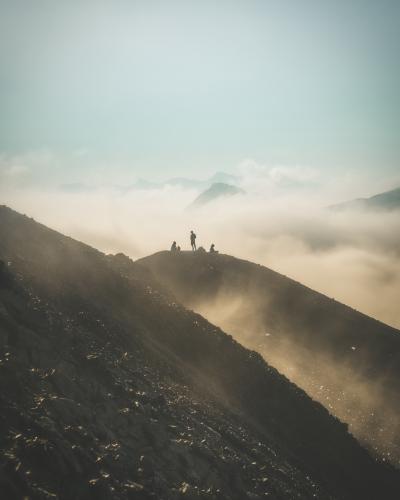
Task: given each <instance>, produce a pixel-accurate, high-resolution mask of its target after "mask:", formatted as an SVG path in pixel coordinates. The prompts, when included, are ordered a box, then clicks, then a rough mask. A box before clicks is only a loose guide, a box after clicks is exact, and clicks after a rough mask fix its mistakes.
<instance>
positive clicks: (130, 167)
mask: <svg viewBox="0 0 400 500" xmlns="http://www.w3.org/2000/svg"><path fill="white" fill-rule="evenodd" d="M399 22H400V3H399V2H398V1H396V0H382V1H380V2H377V1H375V0H374V1H371V0H351V1H349V0H346V1H344V0H338V1H336V2H321V1H319V0H303V1H301V2H299V1H298V0H246V1H245V0H242V1H238V0H230V1H225V0H220V1H218V2H216V1H209V0H203V1H202V2H190V1H179V0H170V1H165V0H164V1H158V0H146V1H135V0H112V1H111V0H108V1H107V0H69V1H68V2H63V1H60V0H58V1H57V0H51V1H50V0H39V1H30V0H28V1H26V0H24V1H22V0H0V63H1V64H0V155H1V158H2V159H3V164H4V163H7V162H8V163H10V164H12V163H13V162H14V164H15V159H16V158H17V159H20V158H24V159H25V160H26V158H27V157H28V158H29V159H30V160H31V164H32V165H33V167H31V166H30V165H29V168H33V169H35V168H36V167H35V162H36V163H40V162H42V163H43V161H50V160H49V158H50V159H51V163H52V165H53V166H54V168H56V167H57V169H56V170H55V174H54V176H55V177H56V178H57V176H59V177H60V179H62V181H70V182H78V181H80V180H82V179H86V178H90V179H92V180H93V179H97V180H98V179H104V180H107V181H108V180H110V179H111V178H116V179H118V180H121V181H123V182H125V181H126V182H128V181H129V180H130V179H132V178H135V177H150V178H154V179H157V178H158V179H160V178H165V177H169V176H174V175H186V176H191V177H205V176H207V175H210V174H212V173H214V172H215V171H216V170H227V171H230V170H232V169H233V168H235V167H236V166H237V165H238V164H240V162H242V161H243V160H244V159H246V158H255V159H256V160H257V161H259V162H261V163H263V164H268V165H275V164H280V165H282V164H283V165H305V166H307V167H312V168H318V169H321V170H322V171H327V172H331V171H333V170H335V171H343V172H345V171H348V170H351V171H355V172H357V171H359V172H361V171H362V172H363V173H365V172H367V173H371V174H374V175H375V176H376V175H377V172H379V175H380V176H385V175H387V176H389V177H390V176H391V175H393V173H395V172H396V171H398V164H399V154H400V153H399V148H398V144H400V137H399V135H400V96H399V92H398V89H399V88H400V66H399V64H398V49H399V46H400V30H399V29H398V26H399ZM32 158H33V160H32ZM43 159H44V160H43ZM25 160H24V161H25ZM17 163H19V164H20V163H21V162H20V161H19V162H17ZM23 167H24V166H21V165H19V167H18V168H20V169H21V168H23ZM26 168H28V167H26ZM14 170H15V167H14ZM43 176H46V177H47V176H48V172H45V173H44V174H43V172H42V170H41V169H40V168H38V169H37V175H36V178H37V181H38V182H42V181H43ZM34 177H35V173H34V174H33V179H31V181H33V180H34ZM55 181H56V179H55Z"/></svg>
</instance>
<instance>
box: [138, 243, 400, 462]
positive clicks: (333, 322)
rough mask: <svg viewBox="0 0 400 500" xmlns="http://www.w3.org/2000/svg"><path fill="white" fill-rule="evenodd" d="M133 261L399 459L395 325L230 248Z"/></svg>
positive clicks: (399, 360) (399, 342)
mask: <svg viewBox="0 0 400 500" xmlns="http://www.w3.org/2000/svg"><path fill="white" fill-rule="evenodd" d="M136 265H137V266H138V268H140V267H145V268H146V269H148V270H149V271H151V272H152V273H153V275H154V276H156V278H157V280H159V281H160V283H162V284H163V285H164V286H167V287H169V288H170V289H171V290H172V291H173V293H174V294H175V296H176V297H177V299H178V300H180V301H182V303H183V304H185V305H186V306H187V307H190V308H193V309H194V310H196V311H198V312H200V313H201V314H203V315H205V316H206V317H207V318H208V319H209V320H210V321H212V322H214V323H216V324H218V325H219V326H221V327H222V328H224V329H225V330H226V331H228V332H229V333H232V334H234V336H235V338H238V339H240V340H241V341H242V342H244V343H245V345H247V346H248V347H250V348H252V349H255V350H257V351H258V352H260V353H262V354H263V356H264V357H265V358H266V359H267V360H268V361H270V362H271V363H272V364H273V366H275V367H277V368H278V369H279V370H281V371H282V372H284V373H285V374H286V375H287V376H288V377H290V379H291V380H293V381H295V382H296V383H297V384H298V385H300V386H301V387H303V388H304V389H306V390H307V392H308V393H309V394H311V395H312V396H313V397H314V398H315V399H318V400H320V401H321V402H323V404H325V405H326V406H327V407H328V408H329V409H330V410H331V411H334V412H335V414H336V415H338V416H339V417H340V418H341V419H343V420H344V421H346V422H348V423H349V424H351V426H352V431H353V432H354V433H355V434H356V435H357V436H358V437H360V438H361V439H363V440H364V441H365V442H366V443H368V444H369V445H370V446H371V448H375V449H378V450H379V452H380V453H381V454H385V455H386V454H387V453H389V452H390V455H389V459H391V460H393V461H394V462H399V461H400V437H399V433H400V425H399V421H398V415H399V412H400V403H399V400H400V399H399V394H400V382H399V381H400V332H399V331H398V330H396V329H394V328H391V327H389V326H387V325H385V324H383V323H380V322H379V321H376V320H374V319H372V318H370V317H368V316H366V315H364V314H361V313H359V312H357V311H355V310H354V309H351V308H350V307H347V306H345V305H343V304H341V303H339V302H337V301H335V300H333V299H330V298H328V297H326V296H324V295H322V294H320V293H317V292H315V291H313V290H311V289H309V288H307V287H305V286H303V285H301V284H300V283H297V282H295V281H293V280H291V279H289V278H287V277H286V276H283V275H281V274H279V273H276V272H274V271H271V270H270V269H267V268H265V267H263V266H260V265H257V264H253V263H250V262H247V261H244V260H240V259H236V258H234V257H230V256H227V255H209V254H202V253H196V254H191V253H186V252H184V253H181V254H179V255H176V254H171V253H170V252H160V253H157V254H155V255H152V256H150V257H147V258H145V259H142V260H140V261H138V263H137V264H136Z"/></svg>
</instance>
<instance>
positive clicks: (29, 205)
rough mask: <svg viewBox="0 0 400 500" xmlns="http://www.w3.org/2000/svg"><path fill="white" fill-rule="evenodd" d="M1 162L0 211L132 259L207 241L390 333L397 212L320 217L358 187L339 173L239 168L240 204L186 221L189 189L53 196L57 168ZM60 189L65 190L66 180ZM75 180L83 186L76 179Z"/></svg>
mask: <svg viewBox="0 0 400 500" xmlns="http://www.w3.org/2000/svg"><path fill="white" fill-rule="evenodd" d="M86 154H87V153H86V151H85V152H84V154H83V157H85V158H86ZM77 156H79V157H80V156H81V155H77ZM6 160H8V161H6ZM9 160H10V159H9V158H8V159H5V157H4V156H2V157H1V158H0V175H1V176H2V177H1V181H2V182H1V185H0V195H1V198H2V203H6V204H8V205H10V206H11V207H12V208H15V209H16V210H19V211H21V212H23V213H27V214H29V215H31V216H33V217H35V218H36V219H37V220H39V221H41V222H43V223H45V224H47V225H49V226H51V227H53V228H55V229H57V230H59V231H61V232H63V233H66V234H68V235H70V236H72V237H75V238H77V239H80V240H83V241H85V242H87V243H89V244H92V245H93V246H95V247H98V248H99V249H100V250H103V251H105V252H120V251H122V252H124V253H126V254H128V255H130V256H131V257H132V258H139V257H141V256H144V255H146V254H149V253H151V252H155V251H158V250H160V249H163V248H169V247H170V244H171V241H173V240H176V241H177V242H178V243H179V244H180V245H181V246H182V248H187V247H188V246H189V241H188V232H189V230H190V229H192V228H194V229H195V230H196V233H197V234H198V238H199V244H200V245H203V246H204V247H205V248H208V247H209V245H210V244H211V242H214V243H215V244H216V246H217V248H218V249H219V250H220V251H222V252H224V253H229V254H232V255H236V256H238V257H242V258H245V259H248V260H252V261H255V262H258V263H260V264H264V265H266V266H267V267H271V268H273V269H275V270H276V271H278V272H281V273H283V274H286V275H288V276H291V277H293V278H294V279H296V280H298V281H300V282H303V283H304V284H306V285H308V286H310V287H311V288H314V289H316V290H318V291H321V292H323V293H325V294H327V295H329V296H333V297H335V298H336V299H337V300H340V301H342V302H344V303H346V304H349V305H351V306H353V307H355V308H356V309H359V310H361V311H362V312H365V313H367V314H370V315H372V316H374V317H377V318H379V319H381V320H382V321H385V322H388V323H390V324H392V325H395V326H398V327H400V313H399V312H398V297H399V294H400V217H399V216H398V213H379V214H373V213H368V214H364V213H360V214H348V213H333V212H331V211H328V210H326V209H325V208H324V207H325V206H326V205H328V204H330V203H331V202H334V201H340V200H341V198H340V196H344V194H343V192H342V188H343V186H346V188H345V191H346V193H347V192H349V196H351V192H353V193H357V192H358V189H359V185H360V184H361V185H363V186H367V184H368V183H367V181H366V179H365V178H354V182H353V188H352V191H351V179H352V178H353V177H352V176H351V175H350V174H349V173H345V174H344V175H337V176H336V177H334V176H333V175H331V176H330V177H328V176H327V175H323V174H322V173H321V172H319V171H315V170H314V169H312V168H308V167H298V166H294V167H290V166H289V167H284V166H282V167H278V166H275V167H268V166H265V165H262V164H259V163H257V162H255V161H253V160H246V161H244V162H241V164H240V165H239V167H238V172H239V175H240V185H241V186H242V187H244V188H245V190H246V194H245V195H243V196H241V197H232V198H226V199H223V200H219V201H217V202H215V203H213V204H210V205H209V206H205V207H203V208H202V209H201V210H198V211H194V212H190V213H188V212H187V211H185V208H186V207H187V206H188V205H189V204H190V203H191V202H192V201H193V200H194V199H195V197H196V196H197V194H198V190H196V189H194V188H192V189H182V188H180V187H179V186H172V185H168V186H163V187H160V188H154V189H150V190H126V191H123V190H119V189H115V187H114V185H113V183H110V182H109V183H108V184H107V183H104V184H100V183H99V184H98V186H97V189H67V190H66V189H63V190H62V189H60V188H59V187H58V186H59V181H60V178H61V177H60V172H59V171H60V170H63V168H61V167H60V165H61V164H64V163H67V160H66V159H64V160H63V161H61V160H60V159H56V160H54V155H53V156H52V155H51V154H49V153H46V152H42V153H40V154H39V153H38V154H31V155H25V156H20V157H18V158H17V157H16V158H13V159H12V161H11V162H10V161H9ZM10 169H11V170H10ZM7 172H8V174H7ZM10 172H12V173H13V174H12V175H10ZM38 172H39V174H40V175H39V174H38ZM33 173H34V174H33ZM77 173H78V171H77ZM7 175H8V177H7ZM33 175H35V176H36V175H38V177H36V178H35V179H33V178H32V176H33ZM6 177H7V181H6V182H3V180H4V179H5V178H6ZM11 179H16V182H14V181H12V180H11ZM46 179H47V180H46ZM49 179H50V180H49ZM64 180H66V182H71V181H72V179H71V175H70V176H69V177H68V178H66V179H64ZM75 180H76V181H78V182H83V183H86V182H87V179H85V178H79V176H78V175H77V177H76V178H75V177H74V179H73V182H75ZM288 182H290V183H291V185H290V187H288ZM369 182H370V184H373V179H372V180H370V181H369ZM60 184H61V183H60ZM89 185H91V184H89ZM316 186H317V187H316ZM21 187H23V189H21ZM370 187H371V186H370ZM390 187H394V186H390ZM371 189H372V188H371Z"/></svg>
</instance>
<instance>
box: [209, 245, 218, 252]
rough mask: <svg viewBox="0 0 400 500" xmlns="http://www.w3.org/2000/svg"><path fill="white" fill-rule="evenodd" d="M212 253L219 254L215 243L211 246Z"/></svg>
mask: <svg viewBox="0 0 400 500" xmlns="http://www.w3.org/2000/svg"><path fill="white" fill-rule="evenodd" d="M210 253H218V250H215V245H214V243H211V246H210Z"/></svg>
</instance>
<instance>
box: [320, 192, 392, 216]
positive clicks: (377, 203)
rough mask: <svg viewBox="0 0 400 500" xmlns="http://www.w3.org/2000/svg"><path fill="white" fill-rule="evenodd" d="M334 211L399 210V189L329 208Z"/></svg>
mask: <svg viewBox="0 0 400 500" xmlns="http://www.w3.org/2000/svg"><path fill="white" fill-rule="evenodd" d="M329 208H330V209H331V210H335V211H346V210H354V211H357V210H375V211H376V210H386V211H388V210H400V188H397V189H393V190H391V191H386V192H385V193H380V194H377V195H375V196H371V197H370V198H358V199H356V200H351V201H347V202H344V203H338V204H336V205H331V206H330V207H329Z"/></svg>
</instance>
